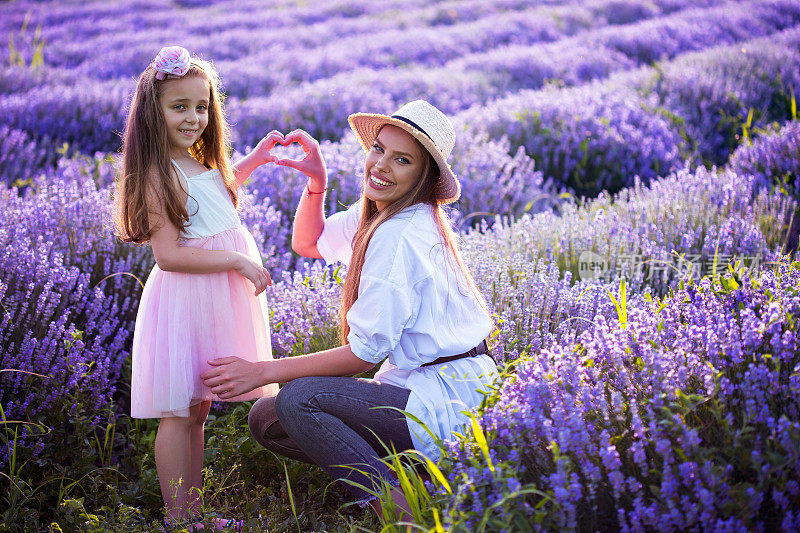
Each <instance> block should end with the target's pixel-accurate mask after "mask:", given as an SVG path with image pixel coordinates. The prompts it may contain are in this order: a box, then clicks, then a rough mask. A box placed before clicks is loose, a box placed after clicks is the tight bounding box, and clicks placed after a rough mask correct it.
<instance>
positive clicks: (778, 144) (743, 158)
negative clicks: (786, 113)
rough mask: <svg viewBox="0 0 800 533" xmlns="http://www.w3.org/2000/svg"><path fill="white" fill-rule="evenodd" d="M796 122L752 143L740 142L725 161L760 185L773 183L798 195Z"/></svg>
mask: <svg viewBox="0 0 800 533" xmlns="http://www.w3.org/2000/svg"><path fill="white" fill-rule="evenodd" d="M798 153H800V122H798V121H796V120H795V121H790V122H787V123H786V124H784V125H783V127H781V129H780V131H777V132H774V133H771V134H767V135H762V136H760V137H758V138H757V139H756V140H755V141H754V142H753V143H752V144H742V146H740V147H739V148H737V149H736V151H735V152H734V153H733V155H732V156H731V158H730V160H729V161H728V168H729V169H730V170H731V171H732V172H735V173H736V174H752V175H753V176H755V177H756V180H757V181H758V182H759V184H760V185H761V186H762V187H769V186H770V185H777V186H779V187H784V188H785V190H786V192H788V193H789V194H792V193H793V194H794V196H795V197H797V196H800V188H799V187H800V183H798V181H797V176H798V174H800V160H798V158H797V154H798Z"/></svg>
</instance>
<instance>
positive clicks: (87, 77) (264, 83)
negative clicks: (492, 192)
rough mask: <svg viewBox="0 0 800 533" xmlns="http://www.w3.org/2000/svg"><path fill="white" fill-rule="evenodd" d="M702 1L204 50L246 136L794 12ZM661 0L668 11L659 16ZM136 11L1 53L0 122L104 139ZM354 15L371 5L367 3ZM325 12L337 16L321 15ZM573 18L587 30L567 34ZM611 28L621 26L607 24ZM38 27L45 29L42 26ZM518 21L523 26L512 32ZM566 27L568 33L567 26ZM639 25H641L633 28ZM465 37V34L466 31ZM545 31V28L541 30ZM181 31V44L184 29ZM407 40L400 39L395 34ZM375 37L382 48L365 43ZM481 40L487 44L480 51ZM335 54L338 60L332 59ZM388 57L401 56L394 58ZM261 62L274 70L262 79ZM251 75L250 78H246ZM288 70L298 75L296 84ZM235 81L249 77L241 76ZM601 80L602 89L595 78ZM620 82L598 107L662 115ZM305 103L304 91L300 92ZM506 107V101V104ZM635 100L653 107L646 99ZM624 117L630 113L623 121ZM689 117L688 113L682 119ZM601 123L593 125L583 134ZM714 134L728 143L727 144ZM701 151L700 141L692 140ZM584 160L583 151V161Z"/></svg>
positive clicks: (599, 72)
mask: <svg viewBox="0 0 800 533" xmlns="http://www.w3.org/2000/svg"><path fill="white" fill-rule="evenodd" d="M708 4H710V5H711V7H703V8H694V9H688V10H683V11H682V10H680V9H681V8H684V7H687V6H688V4H686V5H684V4H681V3H680V2H679V3H677V4H674V5H673V4H670V5H669V7H668V8H663V9H662V10H658V9H656V8H653V7H652V5H651V4H650V3H648V2H644V3H641V5H640V4H634V5H628V6H627V7H625V8H624V9H623V7H620V4H619V3H618V2H607V3H600V4H597V5H594V4H592V5H588V6H581V8H580V9H579V10H578V11H575V10H574V9H573V7H570V8H569V10H571V11H575V12H574V13H573V15H570V17H575V18H574V19H572V18H569V17H567V18H566V19H565V18H564V13H560V11H557V10H559V9H561V10H563V9H567V8H556V7H540V8H533V9H532V10H528V11H516V10H514V9H512V8H507V9H501V8H500V7H497V6H496V7H497V11H496V13H494V14H493V15H492V16H491V17H489V18H488V19H481V20H478V21H466V22H455V23H454V24H452V25H450V26H446V28H447V29H446V30H443V29H442V28H441V27H439V26H431V27H428V28H425V29H424V31H425V32H427V33H426V35H427V37H424V38H423V37H422V36H421V35H417V33H414V32H412V33H413V35H411V34H409V32H408V31H407V30H405V29H403V30H400V29H398V30H392V31H394V32H395V33H393V34H392V35H394V34H396V36H397V39H398V40H396V41H395V40H392V39H389V40H388V41H387V40H385V39H383V40H381V43H380V45H377V44H375V43H377V41H376V40H375V39H373V38H372V35H373V34H372V33H371V32H367V33H366V34H365V33H360V32H363V31H365V30H364V28H362V29H360V30H355V29H354V30H353V31H356V33H354V34H353V36H352V37H350V39H354V40H359V39H360V40H361V41H364V43H366V44H365V45H363V46H362V45H359V44H358V42H361V41H358V42H356V41H354V42H353V43H352V44H353V45H352V46H342V43H341V41H336V44H335V48H331V47H333V46H334V45H333V44H330V45H326V44H325V43H327V42H329V41H321V42H315V44H313V45H310V47H308V48H302V47H301V48H300V51H299V52H297V54H299V55H297V56H295V55H293V54H294V52H292V51H291V50H288V49H287V48H286V45H285V42H281V43H280V44H279V45H278V44H276V45H275V46H273V47H271V48H269V47H268V48H263V49H257V48H255V49H256V50H261V52H258V53H259V54H261V55H259V56H258V57H255V58H254V57H253V56H250V55H247V54H248V51H247V49H241V48H240V49H238V50H237V49H229V50H228V51H227V52H223V51H220V53H219V54H217V55H213V54H210V55H209V57H212V58H214V59H217V60H218V62H219V63H220V67H221V69H222V71H223V76H224V80H226V82H227V83H228V85H229V93H230V94H231V95H232V96H231V98H230V102H229V103H230V105H229V111H230V116H231V119H232V121H233V123H234V126H235V127H234V131H235V139H236V144H237V146H238V147H239V148H240V149H243V148H244V146H247V145H254V144H255V142H256V141H257V140H258V139H260V138H261V136H262V135H263V134H264V133H265V131H268V130H269V129H272V128H276V129H281V130H284V131H288V130H290V129H293V128H295V127H303V128H305V129H307V130H308V131H310V132H311V133H312V134H314V135H316V136H318V137H322V138H330V139H338V138H339V137H340V136H341V134H342V132H343V130H344V128H345V126H346V117H347V115H348V114H349V113H351V112H353V111H356V110H361V109H373V110H376V111H391V110H392V109H395V108H396V107H397V106H398V105H399V104H400V103H403V102H405V101H407V100H410V99H413V98H418V97H420V96H421V95H422V96H425V97H426V98H428V99H429V100H431V101H432V102H433V103H434V104H435V105H437V106H439V107H441V108H442V109H444V110H445V111H446V112H451V113H453V112H456V111H458V110H461V109H464V108H465V107H469V106H470V105H473V104H476V103H482V102H486V101H492V99H496V98H498V97H502V96H503V95H504V94H506V93H507V92H508V91H515V90H519V89H521V88H539V87H541V86H542V84H543V83H545V82H546V81H547V80H559V81H557V83H561V84H568V85H571V84H579V83H583V82H586V81H588V80H592V79H595V78H603V77H606V76H608V75H609V74H610V73H612V72H615V71H619V70H625V69H629V68H632V67H635V66H637V65H641V64H642V63H643V62H649V61H651V60H653V59H655V58H659V59H661V58H669V57H673V56H674V55H676V54H679V53H682V52H686V51H689V50H696V49H702V48H706V47H708V46H711V45H712V44H716V43H723V42H736V41H739V40H741V39H746V38H751V37H753V36H759V35H768V34H770V33H772V32H774V31H776V30H779V29H782V28H784V27H786V26H789V25H792V24H794V23H797V22H798V21H800V10H799V9H798V8H797V6H796V5H795V4H794V3H792V2H788V1H786V0H773V1H771V2H768V3H763V2H755V3H753V2H746V3H744V4H741V5H736V6H731V5H728V4H726V5H724V6H716V5H715V4H717V2H708ZM214 9H220V7H219V6H217V7H215V8H214ZM542 10H544V12H542ZM553 10H556V11H553ZM581 10H583V11H581ZM587 10H588V11H587ZM673 10H676V11H675V12H673ZM550 11H553V12H552V13H550ZM584 11H587V12H586V13H584ZM618 11H625V13H618ZM671 12H672V14H669V15H665V16H659V15H662V14H663V13H671ZM110 13H113V14H114V15H118V16H120V17H121V18H122V19H123V20H124V19H125V18H126V17H129V16H130V14H125V13H124V12H123V13H119V8H118V7H117V8H115V9H112V10H111V11H110V12H109V11H108V10H100V11H99V12H98V13H97V14H94V15H92V17H96V18H99V21H101V22H102V23H103V24H109V25H111V26H112V27H113V25H115V24H118V21H116V20H107V18H108V17H109V16H110ZM543 13H544V15H546V16H543ZM522 15H524V16H522ZM42 16H43V17H44V15H42ZM48 16H51V17H52V18H47V17H45V19H46V20H52V22H51V23H52V24H54V25H56V24H58V22H57V21H58V20H60V19H58V17H57V16H56V15H48ZM149 16H152V17H154V21H155V22H153V24H152V29H149V30H143V31H141V32H137V35H136V41H135V42H130V39H129V37H128V34H126V33H124V32H120V34H119V35H120V36H119V39H125V42H124V43H122V42H121V43H120V45H119V46H110V45H106V48H108V49H109V50H108V52H107V53H104V54H101V55H98V54H94V53H92V52H91V51H93V50H96V46H92V42H93V40H92V39H93V38H94V39H108V38H109V37H108V34H104V33H99V34H98V35H97V36H96V37H93V38H87V39H83V40H82V39H75V40H71V41H70V42H69V43H63V44H64V46H61V45H60V44H59V48H58V52H56V53H60V54H66V56H65V57H64V59H63V60H59V59H57V58H52V57H51V56H50V55H48V56H47V57H48V59H47V63H46V65H47V66H46V68H45V69H44V70H42V69H29V68H23V67H18V66H17V67H4V68H3V69H2V70H1V71H0V124H5V125H7V126H8V127H11V128H14V129H20V130H23V131H24V132H26V133H27V134H28V135H30V136H31V137H32V138H33V139H35V140H36V142H37V143H39V145H40V146H49V147H50V148H49V152H48V156H49V158H50V159H51V160H54V159H55V157H54V155H53V154H52V152H53V151H55V150H56V149H58V148H61V146H62V143H64V142H66V143H68V144H69V146H70V150H71V151H75V150H78V151H81V152H84V153H93V152H95V151H106V152H110V151H116V150H117V149H118V148H119V141H120V139H119V132H120V131H121V129H122V126H123V123H124V117H125V114H126V111H127V106H128V95H129V94H130V92H131V91H132V89H133V77H134V76H135V75H136V74H137V73H138V72H139V71H141V68H142V65H144V64H146V63H147V62H148V61H149V60H150V59H151V57H152V54H153V53H154V50H155V49H156V48H157V47H158V45H157V44H155V43H161V42H162V41H163V40H164V35H163V31H164V30H163V29H162V28H161V27H160V26H159V25H158V24H157V23H156V22H163V21H164V19H165V18H166V14H165V12H164V11H163V10H155V11H153V13H152V14H151V15H149ZM197 16H200V15H197ZM236 16H237V17H240V15H236ZM754 17H755V19H754ZM495 19H496V20H495ZM257 20H258V19H257ZM367 20H372V18H370V17H369V16H368V17H367ZM556 20H558V22H556ZM753 20H755V21H756V22H755V23H754V22H753ZM543 21H548V22H543ZM637 21H640V22H637ZM73 23H74V24H77V22H71V21H64V22H63V24H67V25H69V24H73ZM614 23H624V24H626V25H625V26H621V27H618V26H615V27H614V28H615V29H613V31H612V28H611V27H607V28H604V27H603V26H605V25H607V24H614ZM327 24H330V25H331V26H332V27H337V24H336V23H335V21H329V22H328V23H327ZM543 24H547V25H550V26H548V27H552V28H553V29H552V30H547V29H545V28H544V26H543V27H542V28H540V29H539V30H536V27H539V26H541V25H543ZM101 26H102V24H101ZM462 26H469V28H472V26H475V28H472V30H475V31H472V30H470V31H464V30H465V29H464V28H462ZM57 28H59V26H55V27H54V28H53V30H52V31H53V32H54V33H53V35H52V39H54V41H55V42H57V43H62V40H64V39H66V38H67V36H69V37H70V39H72V38H73V37H74V36H73V35H72V34H71V33H69V32H67V31H64V32H63V33H59V31H57ZM579 28H585V29H586V30H587V31H585V32H583V33H581V34H580V35H575V34H576V32H577V31H578V29H579ZM619 28H623V29H625V31H617V30H618V29H619ZM523 30H524V31H523ZM92 31H94V30H92ZM241 31H245V30H241ZM248 31H249V32H251V33H256V32H259V31H261V32H262V33H265V32H263V30H262V29H261V27H260V26H258V25H255V24H252V28H251V29H249V30H246V31H245V33H244V34H240V33H239V32H237V31H236V30H233V29H231V30H228V31H226V32H225V35H229V36H231V38H232V39H233V38H236V39H240V41H241V42H250V40H251V39H250V37H249V34H247V32H248ZM419 31H423V30H419ZM443 31H444V32H445V33H447V32H450V33H447V34H448V35H451V37H452V39H454V40H455V41H454V42H457V44H458V46H457V47H456V48H458V47H460V48H458V50H455V49H454V50H452V51H450V52H448V51H447V47H446V46H445V45H444V44H442V41H441V39H442V38H443V33H442V32H443ZM148 32H150V33H148ZM266 33H269V32H266ZM45 34H46V35H47V30H46V31H45ZM520 35H524V36H526V37H524V39H523V40H520V39H521V37H520ZM570 35H574V36H573V37H569V36H570ZM644 35H646V36H648V38H647V39H644V38H643V37H642V36H644ZM467 36H473V37H467ZM426 39H436V40H437V42H438V43H439V44H438V46H435V47H431V46H425V45H424V43H425V42H427V41H426ZM470 39H477V40H475V41H474V42H472V41H470ZM548 40H556V41H555V42H553V43H549V44H543V43H541V41H548ZM204 41H206V40H205V39H204ZM284 41H285V39H284ZM467 41H469V42H467ZM48 42H49V41H48ZM490 43H494V44H493V46H489V45H490ZM184 44H186V45H187V46H189V47H192V45H191V42H186V43H184ZM410 44H413V46H409V45H410ZM367 45H368V46H367ZM51 46H54V43H51ZM276 46H278V48H276ZM375 46H380V47H382V48H381V50H384V49H385V50H384V51H383V52H380V51H378V50H373V47H375ZM453 46H456V45H455V44H454V45H453ZM485 48H490V50H489V51H488V52H485V51H484V49H485ZM70 50H71V51H70ZM402 50H408V51H410V52H408V53H412V52H411V51H413V50H424V51H427V53H428V54H429V55H430V57H431V58H435V59H430V60H428V61H425V60H423V59H422V58H421V57H417V58H403V57H400V56H398V54H399V53H400V52H399V51H402ZM334 52H335V53H334ZM337 54H338V55H337ZM342 54H343V55H342ZM353 54H364V57H361V56H359V57H356V58H355V59H354V56H353ZM126 55H127V56H126ZM118 56H119V57H118ZM123 56H126V57H123ZM339 56H341V61H340V60H339V59H336V58H338V57H339ZM225 58H230V59H225ZM315 58H316V59H315ZM373 58H374V59H373ZM587 58H589V59H587ZM368 59H369V60H368ZM276 61H286V62H287V65H285V66H283V67H280V68H279V66H276V64H275V63H276ZM313 61H318V62H320V61H322V62H325V61H333V62H334V63H335V65H333V66H332V67H331V68H330V69H329V70H330V72H328V71H327V70H326V69H324V68H322V66H321V65H318V64H313V65H312V64H311V63H309V62H313ZM381 61H383V63H381ZM226 62H234V63H235V65H233V66H232V67H231V70H230V72H226V68H227V67H226V66H225V65H226ZM339 63H343V64H341V65H340V64H339ZM344 64H346V65H348V67H347V68H346V69H345V68H343V65H344ZM790 65H791V63H790ZM398 66H399V67H402V68H399V69H398V68H397V67H398ZM108 69H112V70H110V71H109V70H108ZM295 71H296V72H300V73H304V74H303V75H304V76H305V75H306V74H305V73H313V76H315V78H313V80H312V79H309V80H304V79H297V80H294V81H292V79H293V78H292V76H293V74H291V73H292V72H295ZM308 75H311V74H308ZM702 75H703V71H702V70H701V71H700V72H698V73H697V76H702ZM270 76H284V77H285V76H288V78H286V79H284V78H280V79H276V80H273V81H270V80H269V77H270ZM251 78H252V80H254V81H250V79H251ZM314 80H316V81H314ZM300 81H307V82H306V83H301V84H300V85H299V86H298V85H296V83H297V82H300ZM690 83H691V82H690ZM237 84H240V85H242V87H245V86H246V87H250V88H249V89H246V90H245V89H244V88H241V87H238V86H237ZM287 84H288V85H287ZM237 87H238V88H237ZM364 87H370V90H367V91H365V90H363V88H364ZM273 89H274V90H273ZM613 90H615V89H614V88H609V89H608V91H613ZM270 91H272V92H270ZM592 92H595V91H592ZM548 94H549V93H548ZM603 94H606V91H603ZM248 95H250V96H252V95H256V96H253V97H248ZM262 95H263V96H262ZM622 96H623V97H624V102H626V103H627V104H628V106H629V107H631V108H632V110H629V109H628V107H625V106H623V107H619V106H616V107H614V108H613V109H610V110H608V109H606V110H605V111H610V112H612V113H614V115H612V116H610V117H607V118H608V119H609V120H611V121H614V120H616V119H617V115H619V116H620V117H625V116H626V115H627V114H628V113H634V115H637V114H643V117H642V118H639V119H636V120H638V121H646V122H656V123H658V122H659V121H661V122H664V119H663V117H660V116H658V115H657V116H655V117H650V116H648V115H650V114H652V112H648V110H639V109H638V107H639V103H638V101H637V99H636V98H635V95H630V94H627V93H623V95H622ZM571 97H572V95H571V93H569V92H567V93H562V92H561V91H555V93H554V94H553V95H552V97H548V100H552V102H544V103H543V104H544V105H545V107H548V106H549V107H551V108H553V107H555V108H557V109H558V108H559V106H561V105H564V104H563V103H562V102H563V101H564V100H569V99H570V98H571ZM520 98H522V99H523V100H525V99H527V96H526V95H524V94H521V95H520ZM578 99H579V100H580V97H578ZM504 102H505V100H500V101H499V103H498V105H504V104H503V103H504ZM310 103H312V104H313V105H309V104H310ZM570 104H571V102H570ZM582 104H583V108H584V109H586V107H587V106H589V109H588V111H604V110H603V109H595V108H592V106H593V101H592V100H591V99H590V101H588V102H582ZM595 105H596V104H595ZM645 105H648V106H650V103H649V102H646V103H645ZM514 107H517V108H518V107H519V105H516V106H514ZM570 109H571V107H570ZM649 109H650V110H652V109H657V107H654V106H650V107H649ZM726 111H727V110H726ZM656 114H657V113H656ZM733 116H736V115H733ZM547 118H548V117H545V119H547ZM553 121H555V117H554V118H553ZM667 122H668V121H667ZM636 125H637V124H636V122H634V127H635V126H636ZM601 126H602V125H601ZM667 126H672V129H673V130H678V131H674V132H672V131H671V132H669V133H668V134H664V135H666V137H665V138H663V139H661V140H660V141H659V142H657V143H656V146H657V147H658V145H659V144H660V143H665V144H664V147H665V148H664V149H661V150H659V149H658V148H657V149H656V150H655V152H656V153H655V154H654V155H652V156H649V157H648V155H645V156H643V157H641V158H639V159H640V160H639V161H636V162H638V163H642V165H641V166H642V171H641V172H642V175H643V177H645V178H649V177H652V176H653V175H657V174H659V173H663V172H664V170H665V169H668V168H671V166H670V165H671V164H672V163H673V162H674V161H675V160H676V158H678V159H682V157H684V156H686V155H691V153H692V152H690V151H689V148H692V146H689V147H684V146H683V145H682V144H681V142H680V136H679V133H680V129H679V128H676V127H674V125H671V124H669V123H667V124H666V125H665V126H663V127H667ZM542 127H543V128H544V129H545V130H547V129H548V128H550V129H553V130H554V131H556V132H557V133H561V132H560V126H559V125H558V123H557V121H556V123H553V124H551V123H550V122H548V121H547V120H545V122H544V125H543V126H542ZM699 128H700V126H697V128H696V129H699ZM584 129H586V128H584ZM593 129H597V128H588V130H587V131H590V132H591V131H592V130H593ZM657 130H658V127H656V131H651V132H649V133H651V134H653V135H654V136H655V137H656V138H659V132H658V131H657ZM602 133H603V132H598V133H596V135H601V134H602ZM565 135H567V136H568V134H565ZM664 135H662V136H661V137H664ZM585 140H586V139H585V138H581V139H579V142H578V144H577V146H574V144H575V143H572V142H567V143H566V146H568V147H569V148H570V150H569V151H570V153H580V152H582V151H583V150H581V149H580V143H581V142H584V141H585ZM626 140H627V139H626ZM515 144H524V145H526V146H528V143H527V141H526V139H517V140H515ZM528 147H529V148H533V146H528ZM726 147H727V148H732V147H731V146H730V145H726ZM592 148H593V147H592ZM701 148H702V147H701ZM514 149H516V146H514ZM529 151H530V150H529ZM678 154H681V155H678ZM701 154H705V152H704V151H702V150H701ZM536 155H540V154H536ZM560 157H561V156H560V154H559V158H560ZM542 160H544V158H543V157H542ZM581 161H582V158H578V159H577V162H578V163H577V164H578V166H581V163H580V162H581ZM636 162H634V161H631V165H629V166H628V167H625V168H623V169H621V170H620V174H619V175H620V176H629V175H632V173H631V170H632V168H633V167H632V165H633V164H634V163H636ZM546 163H547V164H545V165H544V166H543V167H542V169H543V170H545V173H546V175H547V176H548V177H552V178H555V179H558V180H559V181H563V180H565V179H569V180H572V181H574V182H576V183H574V184H573V185H581V184H582V183H583V182H584V181H586V182H587V183H588V184H589V185H587V187H586V189H587V190H588V191H594V192H596V191H597V190H600V189H601V188H602V187H603V186H606V185H607V186H611V187H615V186H618V185H617V184H615V183H613V180H607V179H605V176H604V175H602V170H601V171H600V174H601V175H600V176H599V179H595V180H592V179H591V178H592V176H588V177H585V176H581V175H580V174H581V173H582V169H579V170H578V171H577V176H575V177H572V176H571V171H572V170H573V166H574V165H575V164H576V163H575V162H573V161H567V162H566V163H565V164H564V165H558V164H556V165H551V164H550V162H546ZM588 164H589V162H588V161H587V162H586V163H584V164H583V165H584V166H585V165H588ZM601 166H602V165H601ZM562 167H563V168H562ZM654 167H655V168H654ZM20 178H22V179H25V176H19V175H16V176H13V179H6V182H9V181H13V180H14V179H20Z"/></svg>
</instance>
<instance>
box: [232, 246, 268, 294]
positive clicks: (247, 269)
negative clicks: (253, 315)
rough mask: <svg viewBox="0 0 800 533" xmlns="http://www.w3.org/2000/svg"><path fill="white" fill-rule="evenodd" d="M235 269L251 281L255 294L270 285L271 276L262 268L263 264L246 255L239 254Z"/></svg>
mask: <svg viewBox="0 0 800 533" xmlns="http://www.w3.org/2000/svg"><path fill="white" fill-rule="evenodd" d="M235 270H236V272H238V273H239V274H241V275H242V276H244V277H246V278H247V279H249V280H250V281H252V282H253V285H255V294H260V293H261V292H263V291H264V289H266V288H267V287H269V286H270V285H272V278H271V277H270V275H269V272H268V271H267V269H266V268H264V265H262V264H261V263H258V262H256V261H254V260H253V259H251V258H250V257H249V256H247V255H244V254H240V256H239V261H237V264H236V268H235Z"/></svg>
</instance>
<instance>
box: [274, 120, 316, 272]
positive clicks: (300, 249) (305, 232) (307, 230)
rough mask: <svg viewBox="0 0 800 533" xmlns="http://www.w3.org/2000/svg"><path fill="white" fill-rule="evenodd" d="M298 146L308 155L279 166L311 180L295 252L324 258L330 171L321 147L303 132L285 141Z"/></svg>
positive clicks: (295, 230) (300, 208)
mask: <svg viewBox="0 0 800 533" xmlns="http://www.w3.org/2000/svg"><path fill="white" fill-rule="evenodd" d="M285 140H286V141H289V142H296V143H297V144H299V145H300V146H301V147H302V148H303V151H304V152H305V154H306V155H305V157H304V158H303V159H301V160H300V161H295V160H293V159H279V160H277V161H276V163H277V164H279V165H283V166H286V167H289V168H294V169H296V170H299V171H300V172H302V173H303V174H305V175H306V176H308V183H307V184H306V188H305V190H303V194H302V195H301V196H300V203H299V204H297V211H296V212H295V215H294V224H293V226H292V250H294V251H295V252H297V253H298V254H300V255H302V256H303V257H314V258H321V257H322V255H321V254H320V253H319V250H318V249H317V240H318V239H319V236H320V235H321V234H322V228H324V227H325V191H326V189H327V187H328V171H327V169H326V168H325V160H324V159H323V158H322V152H321V151H320V149H319V143H318V142H317V141H316V139H314V138H313V137H311V135H309V134H308V133H306V132H305V131H303V130H294V131H293V132H291V133H289V134H288V135H287V136H286V137H285Z"/></svg>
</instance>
